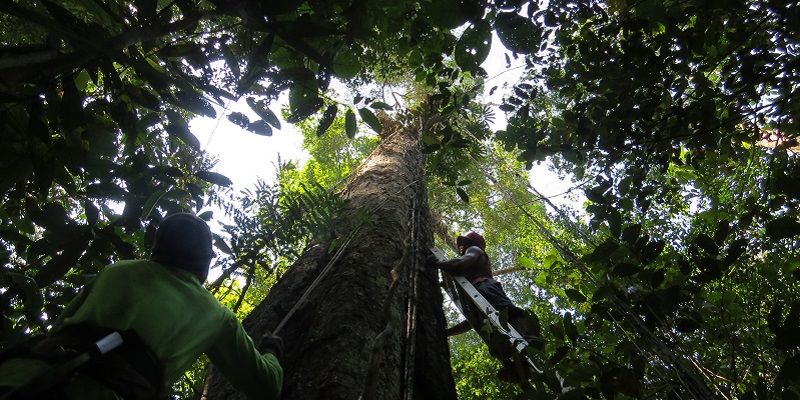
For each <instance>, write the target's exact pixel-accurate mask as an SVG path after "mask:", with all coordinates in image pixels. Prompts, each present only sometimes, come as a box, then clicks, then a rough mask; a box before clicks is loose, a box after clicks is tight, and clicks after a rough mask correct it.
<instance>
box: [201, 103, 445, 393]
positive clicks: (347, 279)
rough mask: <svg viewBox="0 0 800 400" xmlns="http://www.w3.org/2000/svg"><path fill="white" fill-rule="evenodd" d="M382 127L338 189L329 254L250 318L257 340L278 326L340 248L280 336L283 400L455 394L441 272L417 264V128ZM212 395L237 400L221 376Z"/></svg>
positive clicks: (426, 232) (304, 266)
mask: <svg viewBox="0 0 800 400" xmlns="http://www.w3.org/2000/svg"><path fill="white" fill-rule="evenodd" d="M381 120H382V121H381V122H382V124H383V127H384V128H383V132H382V135H381V136H382V137H383V139H382V140H381V144H380V146H379V147H378V148H377V149H376V150H375V151H374V152H373V153H372V154H371V155H370V156H369V158H367V160H366V161H365V162H364V164H362V166H361V168H360V170H359V171H358V172H357V173H356V176H355V177H354V178H353V179H352V181H351V183H350V184H349V185H348V186H347V188H346V189H345V190H344V192H343V195H344V197H345V198H346V199H347V200H348V202H347V204H348V205H347V209H346V210H345V212H344V215H343V216H342V223H341V224H340V228H339V229H338V231H337V232H336V236H337V240H335V241H334V242H333V246H330V245H331V244H330V243H322V244H317V245H313V246H310V247H309V248H308V249H307V250H306V251H305V252H304V253H303V255H302V256H301V257H300V258H299V259H298V260H297V262H296V263H295V264H294V265H293V266H292V267H291V268H290V269H289V271H287V273H286V274H285V275H284V276H283V278H282V279H281V280H280V282H278V283H277V284H276V285H275V287H274V288H273V289H272V291H271V292H270V294H269V296H268V297H267V299H266V300H265V301H264V302H263V303H262V304H260V305H259V306H258V307H257V308H256V309H255V310H254V311H253V312H252V313H251V315H250V316H249V317H248V318H247V319H246V320H245V326H246V327H247V328H248V330H249V332H250V333H251V335H252V336H253V337H254V338H258V337H260V335H261V334H263V333H264V332H266V331H271V330H274V329H275V328H276V326H277V325H278V324H279V323H280V321H281V320H282V319H283V318H284V316H285V315H286V314H287V313H288V312H289V311H290V310H291V309H292V307H293V306H294V305H295V304H296V303H297V301H298V300H299V299H300V298H301V296H302V295H303V293H304V292H306V289H307V288H308V287H309V285H310V284H311V282H312V281H313V280H314V279H315V278H316V277H317V276H318V275H319V274H320V272H321V271H322V270H323V269H324V268H325V266H326V265H327V264H328V263H329V261H331V257H332V256H333V254H334V252H335V250H336V249H337V248H341V247H344V251H343V253H342V256H341V257H340V258H339V259H338V261H336V262H335V263H334V264H332V267H331V269H330V271H329V272H328V273H327V274H326V275H325V277H324V279H322V281H321V282H320V283H319V285H318V286H317V287H316V288H314V289H313V290H312V291H311V292H309V293H308V298H307V300H306V301H305V302H303V303H301V304H300V306H299V308H298V309H297V311H296V312H295V313H294V314H293V315H292V316H291V318H290V319H288V321H287V322H286V324H285V325H284V326H283V327H282V329H281V331H280V332H279V335H280V336H281V337H282V338H283V340H284V345H285V355H284V360H283V366H284V371H285V382H284V387H283V395H282V399H286V400H288V399H347V400H353V399H357V398H359V396H363V398H364V399H454V398H455V397H456V395H455V385H454V382H453V377H452V373H451V370H450V362H449V350H448V346H447V339H446V337H445V335H444V328H445V318H444V314H443V312H442V296H441V292H440V290H439V287H438V286H437V281H438V276H437V272H436V271H434V270H427V269H426V268H425V267H424V260H425V258H426V249H427V248H428V247H429V246H430V245H431V243H432V241H433V238H432V233H431V232H432V231H431V218H430V213H429V210H428V205H427V193H426V189H425V181H424V176H423V175H424V156H423V154H422V153H421V149H420V144H419V132H418V130H417V129H414V128H410V127H403V126H401V125H400V124H399V123H397V122H394V121H392V120H390V119H389V118H387V117H382V118H381ZM354 230H357V232H356V234H355V236H354V237H353V239H352V240H351V241H349V242H347V238H348V237H349V236H350V234H351V233H352V232H353V231H354ZM329 247H331V248H332V249H329ZM415 294H416V296H415ZM409 298H411V299H414V301H411V302H409V301H408V299H409ZM409 305H412V307H409ZM413 306H415V307H413ZM414 311H415V312H414ZM207 395H208V398H209V399H227V398H238V396H239V395H238V394H237V393H236V392H235V391H234V390H233V389H232V388H230V387H229V386H228V384H227V382H226V381H225V380H224V378H222V377H221V376H220V374H218V373H212V376H211V378H210V380H209V384H208V387H207Z"/></svg>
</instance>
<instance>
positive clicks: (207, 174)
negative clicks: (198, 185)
mask: <svg viewBox="0 0 800 400" xmlns="http://www.w3.org/2000/svg"><path fill="white" fill-rule="evenodd" d="M194 175H195V176H196V177H198V178H200V179H202V180H204V181H206V182H210V183H213V184H215V185H219V186H230V185H232V184H233V182H232V181H231V180H230V179H229V178H228V177H227V176H225V175H222V174H220V173H217V172H212V171H197V172H195V174H194Z"/></svg>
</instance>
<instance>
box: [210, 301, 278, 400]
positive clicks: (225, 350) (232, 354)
mask: <svg viewBox="0 0 800 400" xmlns="http://www.w3.org/2000/svg"><path fill="white" fill-rule="evenodd" d="M206 354H207V355H208V358H209V359H210V360H211V362H212V363H213V364H214V366H215V367H217V368H218V369H219V370H220V371H221V372H222V374H223V375H225V377H226V378H227V379H228V381H229V382H230V383H231V384H232V385H233V387H235V388H236V389H237V390H239V391H241V392H242V393H244V394H245V395H246V396H247V397H248V398H250V399H267V400H270V399H277V398H278V396H279V395H280V393H281V388H282V387H283V369H282V368H281V365H280V363H279V362H278V358H277V357H276V355H275V354H272V353H271V352H267V353H264V354H261V353H259V351H258V350H257V349H256V346H255V344H254V343H253V340H252V339H250V336H248V335H247V332H245V330H244V328H243V327H242V324H241V323H239V321H237V320H236V319H235V317H233V314H231V318H229V320H228V321H227V326H225V327H223V329H222V332H220V334H219V336H218V337H217V340H216V342H215V343H214V345H213V346H212V347H211V348H210V349H209V350H208V351H207V352H206Z"/></svg>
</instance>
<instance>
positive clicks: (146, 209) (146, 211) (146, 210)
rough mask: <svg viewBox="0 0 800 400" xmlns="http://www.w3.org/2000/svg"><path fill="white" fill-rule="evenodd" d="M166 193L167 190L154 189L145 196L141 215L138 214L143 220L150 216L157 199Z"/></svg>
mask: <svg viewBox="0 0 800 400" xmlns="http://www.w3.org/2000/svg"><path fill="white" fill-rule="evenodd" d="M166 193H167V191H166V190H163V189H161V190H156V191H155V192H153V193H151V194H150V196H149V197H148V198H147V201H145V202H144V206H142V215H141V216H140V219H142V220H145V219H147V218H148V217H150V214H151V213H152V212H153V209H154V208H156V204H158V201H159V200H161V198H162V197H164V195H165V194H166Z"/></svg>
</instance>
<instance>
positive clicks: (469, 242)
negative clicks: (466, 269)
mask: <svg viewBox="0 0 800 400" xmlns="http://www.w3.org/2000/svg"><path fill="white" fill-rule="evenodd" d="M456 245H457V246H458V252H459V253H460V254H464V251H466V250H467V248H469V247H472V246H478V247H480V249H481V250H483V251H486V240H484V239H483V236H481V235H480V234H479V233H478V232H475V231H469V232H467V233H465V234H463V235H461V236H459V237H457V238H456Z"/></svg>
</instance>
